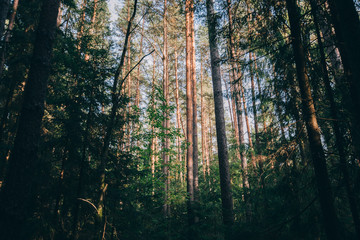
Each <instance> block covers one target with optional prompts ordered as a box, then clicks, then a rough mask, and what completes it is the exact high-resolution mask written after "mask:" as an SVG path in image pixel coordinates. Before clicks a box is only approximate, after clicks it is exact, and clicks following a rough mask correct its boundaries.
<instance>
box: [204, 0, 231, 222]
mask: <svg viewBox="0 0 360 240" xmlns="http://www.w3.org/2000/svg"><path fill="white" fill-rule="evenodd" d="M206 10H207V23H208V29H209V30H208V32H209V45H210V57H211V75H212V82H213V92H214V103H215V117H216V134H217V135H216V138H217V144H218V158H219V172H220V187H221V202H222V212H223V222H224V224H225V225H226V226H231V225H232V224H233V222H234V217H233V200H232V193H231V185H230V170H229V159H228V149H227V139H226V132H225V119H224V103H223V94H222V87H221V72H220V56H219V50H218V46H217V29H216V26H217V17H216V15H215V12H214V3H213V1H212V0H207V1H206Z"/></svg>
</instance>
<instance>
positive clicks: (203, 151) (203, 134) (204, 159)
mask: <svg viewBox="0 0 360 240" xmlns="http://www.w3.org/2000/svg"><path fill="white" fill-rule="evenodd" d="M202 60H203V59H202V58H201V59H200V106H201V108H200V111H201V114H200V115H201V158H202V167H203V174H204V179H206V173H207V165H206V163H207V161H208V160H207V155H206V151H207V150H206V131H205V106H204V92H203V80H204V74H203V73H204V72H203V71H204V68H203V62H202Z"/></svg>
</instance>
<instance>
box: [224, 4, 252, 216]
mask: <svg viewBox="0 0 360 240" xmlns="http://www.w3.org/2000/svg"><path fill="white" fill-rule="evenodd" d="M230 6H231V1H230V0H227V11H228V17H229V33H230V34H229V45H230V58H231V62H232V72H233V76H234V82H233V83H232V85H233V91H234V93H233V95H234V98H235V103H236V116H237V124H238V126H237V128H238V131H239V133H238V149H239V153H240V161H241V168H242V185H243V189H244V203H245V206H246V221H247V222H250V218H251V206H250V202H249V197H248V196H249V193H248V191H249V188H250V185H249V179H248V167H247V159H246V155H245V150H244V147H243V146H244V143H245V140H244V131H243V118H242V104H241V100H240V98H241V91H240V89H239V88H240V87H239V85H240V84H239V81H240V78H241V76H239V75H241V74H239V73H238V68H237V67H236V64H235V61H236V58H237V55H236V51H235V47H234V36H233V22H232V13H231V8H230Z"/></svg>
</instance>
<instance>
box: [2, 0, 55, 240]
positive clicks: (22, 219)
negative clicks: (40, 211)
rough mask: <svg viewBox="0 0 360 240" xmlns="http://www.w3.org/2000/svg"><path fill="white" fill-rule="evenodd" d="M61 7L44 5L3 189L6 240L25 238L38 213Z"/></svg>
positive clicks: (45, 3) (47, 2)
mask: <svg viewBox="0 0 360 240" xmlns="http://www.w3.org/2000/svg"><path fill="white" fill-rule="evenodd" d="M59 5H60V0H49V1H43V6H42V10H41V16H40V21H39V26H38V30H37V35H36V39H35V43H34V50H33V57H32V64H31V67H30V71H29V77H28V79H27V84H26V87H25V92H24V102H23V107H22V110H21V116H20V119H19V128H18V130H17V134H16V139H15V143H14V148H13V151H12V154H11V157H10V160H9V170H8V173H7V176H6V178H5V183H4V186H3V188H2V189H1V206H2V209H1V212H2V214H1V222H2V226H7V227H6V228H5V229H3V230H5V231H7V232H3V233H2V234H3V236H4V238H5V239H19V238H22V237H25V236H26V235H27V234H26V232H28V231H29V230H30V228H29V227H30V225H28V224H29V220H30V219H31V218H32V217H33V214H34V211H35V209H36V204H37V203H36V195H37V188H38V186H39V184H40V181H39V180H40V179H41V178H40V176H41V174H42V173H41V172H42V167H41V162H39V161H38V156H37V154H38V152H37V150H38V148H39V143H40V128H41V121H42V117H43V115H44V101H45V98H46V90H47V81H48V78H49V75H50V67H51V53H52V45H53V42H54V40H55V37H56V20H57V17H58V9H59ZM19 228H20V231H19ZM24 234H26V235H24ZM28 234H29V233H28Z"/></svg>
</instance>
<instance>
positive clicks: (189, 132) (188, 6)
mask: <svg viewBox="0 0 360 240" xmlns="http://www.w3.org/2000/svg"><path fill="white" fill-rule="evenodd" d="M192 7H193V0H186V2H185V21H186V22H185V24H186V35H185V38H186V136H187V137H186V140H187V141H186V143H187V153H186V157H187V194H188V198H189V200H188V221H189V225H190V226H189V227H190V229H191V228H192V225H193V224H194V209H193V207H194V206H193V205H194V162H193V156H194V155H193V154H194V137H193V134H194V132H193V117H194V112H193V106H194V105H193V89H192V88H193V86H192V68H191V61H192V44H193V43H192V37H191V34H192V31H191V11H193V8H192ZM189 237H190V238H193V233H192V231H190V232H189Z"/></svg>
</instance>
